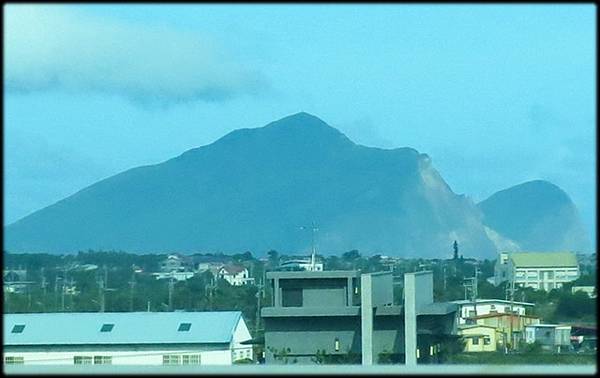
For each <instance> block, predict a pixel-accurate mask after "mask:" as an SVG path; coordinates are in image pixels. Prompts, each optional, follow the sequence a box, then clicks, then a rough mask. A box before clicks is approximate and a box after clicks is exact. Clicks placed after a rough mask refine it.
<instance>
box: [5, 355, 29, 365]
mask: <svg viewBox="0 0 600 378" xmlns="http://www.w3.org/2000/svg"><path fill="white" fill-rule="evenodd" d="M4 363H5V364H7V365H22V364H24V363H25V359H24V358H23V357H16V356H6V357H4Z"/></svg>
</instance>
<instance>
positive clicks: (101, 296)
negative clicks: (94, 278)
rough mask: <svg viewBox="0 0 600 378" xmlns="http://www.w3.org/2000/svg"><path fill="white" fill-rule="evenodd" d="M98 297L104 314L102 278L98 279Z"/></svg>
mask: <svg viewBox="0 0 600 378" xmlns="http://www.w3.org/2000/svg"><path fill="white" fill-rule="evenodd" d="M98 296H99V298H100V312H104V307H105V304H104V280H103V279H102V276H100V277H99V278H98Z"/></svg>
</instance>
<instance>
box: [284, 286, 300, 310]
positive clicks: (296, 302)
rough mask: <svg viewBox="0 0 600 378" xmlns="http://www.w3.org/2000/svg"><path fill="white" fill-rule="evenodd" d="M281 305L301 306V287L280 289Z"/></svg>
mask: <svg viewBox="0 0 600 378" xmlns="http://www.w3.org/2000/svg"><path fill="white" fill-rule="evenodd" d="M281 305H282V306H283V307H302V289H288V288H284V289H283V290H282V296H281Z"/></svg>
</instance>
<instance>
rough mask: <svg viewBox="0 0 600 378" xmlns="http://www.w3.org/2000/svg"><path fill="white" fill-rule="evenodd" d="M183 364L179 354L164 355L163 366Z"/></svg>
mask: <svg viewBox="0 0 600 378" xmlns="http://www.w3.org/2000/svg"><path fill="white" fill-rule="evenodd" d="M179 364H181V356H180V355H177V354H165V355H163V365H179Z"/></svg>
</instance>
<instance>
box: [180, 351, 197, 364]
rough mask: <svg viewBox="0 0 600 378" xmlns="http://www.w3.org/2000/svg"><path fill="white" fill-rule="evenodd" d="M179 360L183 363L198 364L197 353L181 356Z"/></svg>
mask: <svg viewBox="0 0 600 378" xmlns="http://www.w3.org/2000/svg"><path fill="white" fill-rule="evenodd" d="M181 362H182V364H183V365H200V355H199V354H189V355H185V354H184V355H183V356H181Z"/></svg>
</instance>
